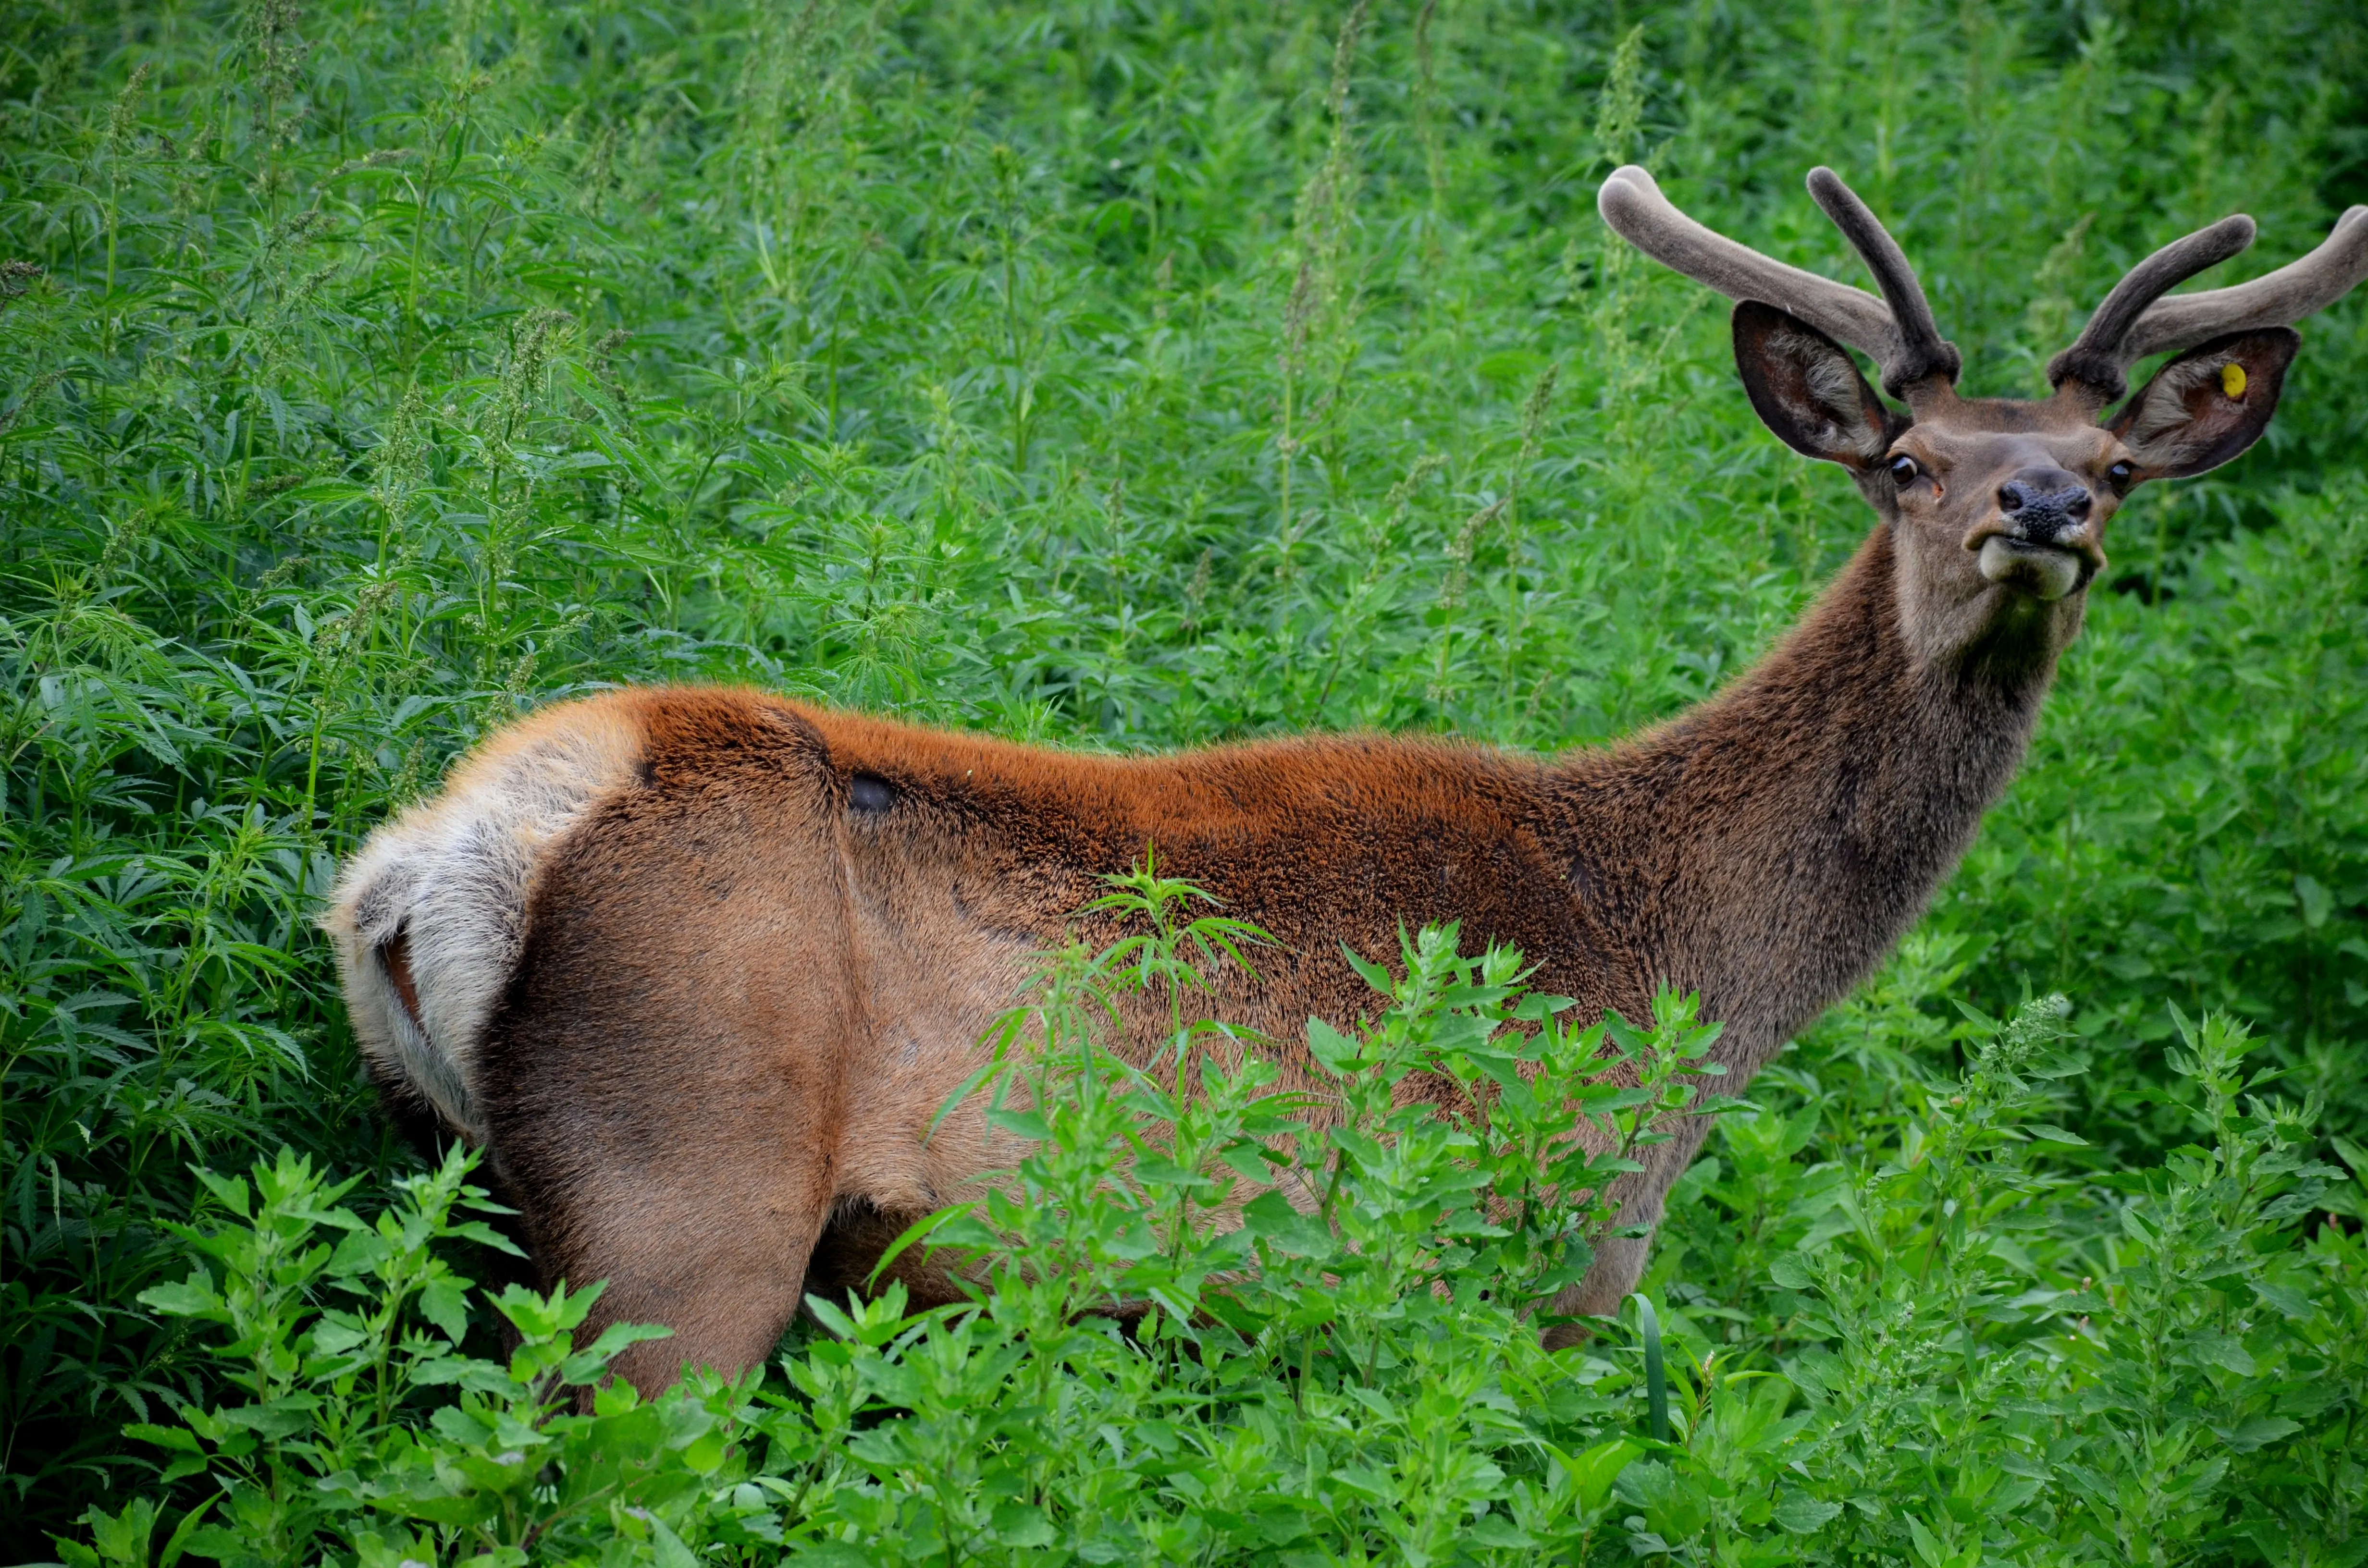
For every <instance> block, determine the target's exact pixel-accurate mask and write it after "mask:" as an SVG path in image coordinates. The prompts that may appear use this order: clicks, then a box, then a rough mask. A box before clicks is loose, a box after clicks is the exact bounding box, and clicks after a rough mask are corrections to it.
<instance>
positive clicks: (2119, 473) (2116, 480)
mask: <svg viewBox="0 0 2368 1568" xmlns="http://www.w3.org/2000/svg"><path fill="white" fill-rule="evenodd" d="M2137 473H2138V471H2137V469H2136V468H2135V466H2134V465H2132V464H2131V463H2129V462H2126V461H2123V462H2117V463H2115V464H2114V465H2113V466H2112V467H2111V468H2109V469H2107V470H2106V471H2105V478H2106V479H2107V480H2109V481H2110V482H2112V486H2113V488H2114V489H2115V490H2117V491H2119V490H2127V489H2128V488H2129V487H2130V482H2131V481H2132V480H2134V479H2135V478H2136V477H2137Z"/></svg>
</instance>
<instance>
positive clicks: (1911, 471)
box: [1891, 452, 1924, 490]
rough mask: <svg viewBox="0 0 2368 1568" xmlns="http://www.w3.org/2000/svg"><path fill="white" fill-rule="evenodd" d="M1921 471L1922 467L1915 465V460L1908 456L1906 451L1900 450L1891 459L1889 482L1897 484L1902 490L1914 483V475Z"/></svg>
mask: <svg viewBox="0 0 2368 1568" xmlns="http://www.w3.org/2000/svg"><path fill="white" fill-rule="evenodd" d="M1922 472H1924V471H1923V470H1922V469H1920V468H1918V467H1917V466H1916V460H1915V459H1914V458H1911V457H1909V456H1908V455H1907V453H1906V452H1902V453H1900V454H1899V455H1898V456H1897V457H1896V458H1893V459H1892V460H1891V483H1894V484H1896V485H1898V486H1899V487H1900V488H1902V489H1903V490H1904V489H1906V488H1907V486H1908V485H1911V484H1913V483H1916V476H1917V475H1918V474H1920V473H1922Z"/></svg>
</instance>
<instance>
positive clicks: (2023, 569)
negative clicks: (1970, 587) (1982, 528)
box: [1980, 534, 2089, 604]
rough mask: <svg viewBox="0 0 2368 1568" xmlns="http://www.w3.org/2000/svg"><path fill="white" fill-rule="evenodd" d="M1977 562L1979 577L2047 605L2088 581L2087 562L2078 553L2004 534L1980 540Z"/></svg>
mask: <svg viewBox="0 0 2368 1568" xmlns="http://www.w3.org/2000/svg"><path fill="white" fill-rule="evenodd" d="M1980 561H1981V568H1982V575H1983V576H1985V577H1987V578H1988V579H1989V580H1990V581H1991V582H1993V583H1999V584H2003V585H2006V586H2008V587H2009V588H2020V589H2021V590H2022V591H2023V592H2024V593H2026V594H2029V595H2030V596H2031V597H2033V598H2035V599H2041V600H2044V601H2045V602H2047V603H2049V604H2053V603H2055V601H2056V600H2057V599H2060V598H2063V597H2066V596H2067V595H2070V594H2072V593H2073V592H2075V591H2076V590H2078V589H2079V588H2081V587H2083V586H2085V585H2087V583H2088V580H2089V559H2088V557H2086V556H2084V555H2082V554H2081V553H2080V552H2079V551H2073V550H2059V549H2057V548H2056V547H2055V546H2054V545H2048V544H2026V543H2024V542H2023V541H2022V540H2017V539H2009V538H2008V537H2007V536H2006V535H2004V534H1992V535H1990V537H1989V538H1987V539H1986V540H1982V550H1981V556H1980Z"/></svg>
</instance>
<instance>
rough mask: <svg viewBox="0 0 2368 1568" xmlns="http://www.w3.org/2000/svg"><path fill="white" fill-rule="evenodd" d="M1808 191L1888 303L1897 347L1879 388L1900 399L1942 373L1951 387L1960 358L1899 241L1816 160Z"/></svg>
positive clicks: (1829, 170)
mask: <svg viewBox="0 0 2368 1568" xmlns="http://www.w3.org/2000/svg"><path fill="white" fill-rule="evenodd" d="M1809 195H1810V196H1811V197H1812V198H1814V199H1816V203H1817V205H1818V206H1819V207H1821V208H1823V209H1824V210H1825V213H1826V216H1827V217H1828V218H1830V219H1832V220H1833V221H1834V227H1836V228H1838V229H1839V230H1840V231H1841V232H1842V233H1843V235H1844V237H1846V238H1847V239H1848V240H1849V241H1850V244H1851V245H1853V246H1854V247H1856V249H1857V251H1858V254H1859V255H1860V256H1862V257H1864V258H1865V260H1866V269H1867V270H1868V271H1869V272H1872V273H1873V274H1874V281H1875V286H1876V287H1877V288H1879V289H1881V290H1883V297H1884V301H1887V302H1888V303H1889V304H1890V306H1891V320H1892V323H1893V325H1894V328H1895V329H1896V332H1897V333H1898V339H1899V346H1898V350H1897V352H1896V354H1895V355H1894V356H1892V357H1891V358H1886V359H1885V360H1884V365H1883V390H1884V392H1889V393H1890V394H1891V395H1892V396H1894V397H1896V398H1905V397H1906V396H1907V389H1908V388H1910V387H1912V386H1915V385H1916V384H1917V383H1918V382H1919V381H1929V380H1930V379H1931V378H1932V377H1934V376H1941V377H1945V378H1947V380H1948V381H1949V384H1950V385H1952V386H1954V385H1955V384H1956V381H1957V375H1958V372H1959V371H1961V370H1963V369H1964V357H1963V356H1961V355H1960V354H1958V352H1957V346H1956V345H1955V344H1953V343H1951V342H1950V341H1949V340H1948V339H1946V338H1944V337H1942V336H1941V324H1940V323H1939V322H1937V321H1935V320H1934V319H1933V317H1932V303H1931V301H1929V300H1927V299H1926V298H1925V297H1924V285H1923V284H1921V283H1919V282H1918V281H1917V278H1916V269H1915V268H1914V267H1910V266H1908V265H1907V255H1906V254H1905V253H1904V252H1902V251H1901V250H1900V248H1899V242H1898V241H1896V240H1895V239H1893V238H1892V237H1891V232H1890V231H1889V230H1887V229H1885V228H1884V226H1883V224H1882V222H1881V221H1880V220H1878V219H1877V218H1876V217H1875V215H1874V214H1873V211H1871V210H1868V208H1867V205H1866V203H1865V202H1863V201H1861V200H1860V199H1859V198H1858V193H1857V192H1856V191H1854V190H1852V189H1850V187H1849V186H1846V185H1844V184H1843V183H1842V179H1841V176H1839V175H1838V174H1836V173H1834V171H1833V170H1831V169H1829V168H1827V167H1826V166H1825V165H1822V164H1820V165H1817V166H1816V168H1814V169H1811V170H1810V171H1809Z"/></svg>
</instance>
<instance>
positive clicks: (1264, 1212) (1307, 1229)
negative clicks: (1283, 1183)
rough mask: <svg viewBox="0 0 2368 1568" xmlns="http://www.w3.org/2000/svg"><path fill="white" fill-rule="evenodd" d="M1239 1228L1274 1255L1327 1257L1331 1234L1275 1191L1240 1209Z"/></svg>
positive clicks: (1260, 1195)
mask: <svg viewBox="0 0 2368 1568" xmlns="http://www.w3.org/2000/svg"><path fill="white" fill-rule="evenodd" d="M1242 1228H1243V1229H1245V1230H1247V1231H1248V1232H1249V1233H1250V1234H1251V1235H1253V1236H1256V1237H1257V1238H1258V1240H1260V1241H1262V1242H1264V1243H1266V1244H1268V1245H1269V1246H1271V1247H1273V1248H1274V1249H1275V1250H1276V1251H1277V1252H1284V1253H1290V1254H1292V1256H1298V1257H1326V1256H1330V1255H1331V1253H1332V1250H1333V1247H1334V1242H1333V1238H1332V1233H1331V1232H1330V1231H1328V1230H1326V1228H1325V1225H1324V1221H1322V1220H1320V1219H1318V1218H1316V1217H1315V1215H1313V1214H1303V1213H1301V1212H1300V1211H1299V1210H1296V1209H1294V1208H1292V1206H1291V1200H1290V1199H1286V1198H1285V1197H1283V1195H1282V1194H1281V1193H1280V1192H1277V1191H1267V1192H1262V1193H1260V1194H1258V1197H1256V1198H1254V1199H1251V1200H1250V1201H1249V1203H1248V1204H1247V1205H1246V1206H1245V1207H1244V1208H1243V1210H1242Z"/></svg>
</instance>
